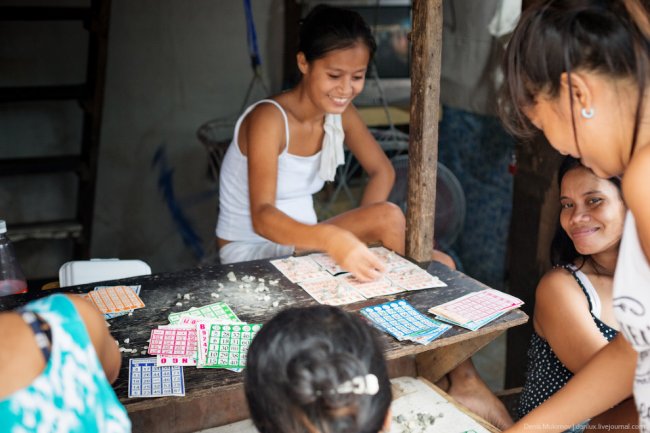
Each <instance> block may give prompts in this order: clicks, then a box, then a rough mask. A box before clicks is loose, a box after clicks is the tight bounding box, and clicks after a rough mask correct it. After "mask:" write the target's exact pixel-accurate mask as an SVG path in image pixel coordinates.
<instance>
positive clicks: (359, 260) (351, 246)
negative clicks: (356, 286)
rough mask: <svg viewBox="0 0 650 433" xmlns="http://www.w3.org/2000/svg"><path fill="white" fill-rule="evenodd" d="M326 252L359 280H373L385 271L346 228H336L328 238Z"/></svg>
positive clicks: (382, 265) (375, 257)
mask: <svg viewBox="0 0 650 433" xmlns="http://www.w3.org/2000/svg"><path fill="white" fill-rule="evenodd" d="M326 252H327V253H328V254H329V255H330V256H331V257H332V258H333V259H334V261H335V262H336V263H337V264H338V265H339V266H341V267H342V268H343V269H345V270H346V271H348V272H350V273H352V275H354V276H355V277H356V278H357V279H358V280H359V281H373V280H376V279H378V278H379V277H381V275H382V273H383V272H384V271H385V266H384V264H383V263H382V261H381V260H380V259H379V257H377V256H376V255H374V254H373V253H372V252H371V251H370V250H369V249H368V247H367V246H366V245H365V244H364V243H363V242H361V241H360V240H359V239H357V237H356V236H354V235H353V234H352V233H350V232H349V231H347V230H342V229H337V230H336V232H335V234H334V235H333V236H332V237H331V238H330V239H329V241H328V242H327V246H326Z"/></svg>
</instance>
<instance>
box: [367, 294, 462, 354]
mask: <svg viewBox="0 0 650 433" xmlns="http://www.w3.org/2000/svg"><path fill="white" fill-rule="evenodd" d="M359 312H360V313H361V314H362V315H363V316H365V317H367V318H368V319H370V320H371V321H372V322H373V323H374V324H375V325H376V326H377V327H378V328H379V329H381V330H383V331H385V332H387V333H388V334H390V335H392V336H393V337H395V338H397V339H398V340H400V341H402V340H413V341H416V342H417V343H421V341H418V340H415V339H413V338H409V337H411V334H418V333H421V332H423V331H432V332H433V333H434V334H435V333H436V331H433V329H434V328H435V329H438V330H439V333H437V335H435V336H434V337H433V338H436V337H437V336H439V335H440V334H442V332H444V331H446V330H447V329H449V328H450V327H449V326H448V325H444V324H442V323H440V322H438V321H434V320H433V319H430V318H428V317H427V316H425V315H424V314H422V313H420V312H419V311H418V310H416V309H415V308H413V306H412V305H411V304H410V303H409V302H408V301H406V300H404V299H399V300H396V301H391V302H387V303H385V304H380V305H373V306H370V307H366V308H362V309H361V310H360V311H359ZM414 337H417V335H415V336H414ZM429 341H431V340H429ZM424 344H426V343H424Z"/></svg>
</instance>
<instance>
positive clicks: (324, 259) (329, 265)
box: [309, 253, 346, 275]
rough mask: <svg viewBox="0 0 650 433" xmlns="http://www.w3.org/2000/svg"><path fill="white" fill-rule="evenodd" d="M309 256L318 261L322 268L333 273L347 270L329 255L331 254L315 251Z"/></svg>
mask: <svg viewBox="0 0 650 433" xmlns="http://www.w3.org/2000/svg"><path fill="white" fill-rule="evenodd" d="M309 257H310V258H311V259H312V260H313V261H315V262H316V263H318V264H319V265H320V267H321V268H323V269H325V270H326V271H327V272H329V273H330V274H332V275H336V274H340V273H343V272H346V271H345V269H343V268H342V267H340V266H339V265H337V264H336V262H335V261H334V259H333V258H332V257H330V256H329V254H324V253H315V254H310V255H309Z"/></svg>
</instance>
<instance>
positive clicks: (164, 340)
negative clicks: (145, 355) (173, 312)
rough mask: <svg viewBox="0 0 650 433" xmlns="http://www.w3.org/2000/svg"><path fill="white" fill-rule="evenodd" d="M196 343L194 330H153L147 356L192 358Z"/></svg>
mask: <svg viewBox="0 0 650 433" xmlns="http://www.w3.org/2000/svg"><path fill="white" fill-rule="evenodd" d="M196 341H197V340H196V330H194V329H190V328H183V329H178V328H175V329H153V330H151V339H150V340H149V354H150V355H176V356H193V355H194V354H195V353H196V344H197V343H196Z"/></svg>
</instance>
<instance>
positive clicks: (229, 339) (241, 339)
mask: <svg viewBox="0 0 650 433" xmlns="http://www.w3.org/2000/svg"><path fill="white" fill-rule="evenodd" d="M261 327H262V325H259V324H255V325H250V324H241V325H220V324H216V323H213V324H211V325H210V328H209V331H208V332H209V337H208V348H207V356H206V360H205V367H212V368H244V367H245V366H246V353H247V352H248V347H249V346H250V344H251V341H253V337H255V334H257V331H259V330H260V328H261Z"/></svg>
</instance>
